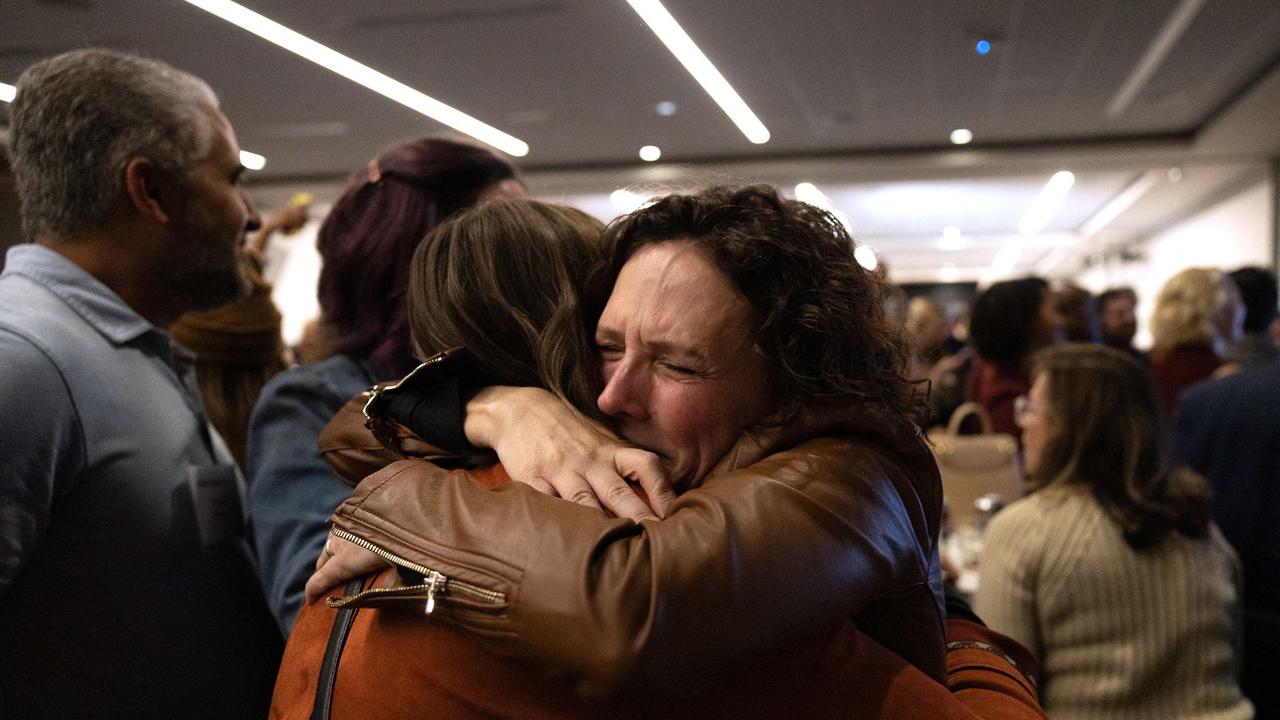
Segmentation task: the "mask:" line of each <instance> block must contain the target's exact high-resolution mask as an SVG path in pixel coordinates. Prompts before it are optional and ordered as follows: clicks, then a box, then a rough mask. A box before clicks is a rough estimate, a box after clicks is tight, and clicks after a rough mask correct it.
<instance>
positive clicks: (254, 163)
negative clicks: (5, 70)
mask: <svg viewBox="0 0 1280 720" xmlns="http://www.w3.org/2000/svg"><path fill="white" fill-rule="evenodd" d="M17 94H18V88H16V87H14V86H12V85H6V84H4V83H0V102H13V98H14V97H16V96H17ZM240 164H241V165H243V166H245V167H246V168H248V169H250V170H261V169H262V168H264V167H266V166H267V159H266V158H265V157H263V156H261V155H259V154H258V153H252V152H249V151H248V150H241V151H240Z"/></svg>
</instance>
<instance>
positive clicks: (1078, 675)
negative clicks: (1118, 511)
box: [974, 486, 1253, 720]
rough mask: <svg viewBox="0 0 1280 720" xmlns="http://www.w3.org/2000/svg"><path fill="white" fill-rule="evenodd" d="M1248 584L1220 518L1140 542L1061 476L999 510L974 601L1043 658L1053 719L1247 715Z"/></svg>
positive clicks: (1226, 718) (1225, 719) (1229, 719)
mask: <svg viewBox="0 0 1280 720" xmlns="http://www.w3.org/2000/svg"><path fill="white" fill-rule="evenodd" d="M1240 593H1241V577H1240V565H1239V561H1238V559H1237V558H1236V556H1235V553H1234V551H1232V549H1231V547H1230V546H1229V545H1228V544H1227V542H1226V540H1224V539H1223V537H1222V535H1221V534H1220V533H1219V532H1218V529H1217V528H1216V527H1214V528H1212V532H1211V534H1210V537H1209V538H1207V539H1204V540H1191V539H1188V538H1185V537H1183V536H1181V535H1172V536H1170V537H1169V538H1166V539H1165V540H1164V541H1163V542H1161V543H1160V544H1158V545H1157V546H1156V547H1154V548H1150V549H1148V550H1146V551H1143V552H1141V553H1139V552H1135V551H1134V550H1132V549H1131V548H1130V547H1129V546H1128V545H1127V544H1125V542H1124V539H1123V537H1122V536H1121V533H1120V529H1119V527H1118V526H1117V524H1116V523H1115V522H1114V521H1113V520H1111V519H1110V518H1109V517H1108V516H1107V515H1106V514H1105V513H1104V512H1103V510H1102V508H1101V507H1100V506H1099V505H1098V503H1097V502H1096V501H1095V500H1094V499H1093V498H1092V497H1091V496H1090V495H1089V494H1088V491H1087V490H1086V489H1084V488H1081V487H1071V486H1066V487H1062V486H1059V487H1053V488H1047V489H1045V490H1041V491H1040V492H1037V493H1034V494H1032V495H1030V496H1028V497H1026V498H1023V499H1021V500H1019V501H1018V502H1015V503H1013V504H1011V505H1010V506H1009V507H1008V508H1006V509H1005V510H1004V511H1003V512H1001V513H1000V514H998V515H997V516H996V517H995V518H993V519H992V521H991V523H990V524H989V526H988V527H987V530H986V534H985V536H984V544H983V551H982V561H981V566H980V580H979V584H978V591H977V596H976V598H975V603H974V605H975V609H976V610H977V612H978V614H979V615H980V616H981V617H982V619H983V620H984V621H986V622H987V623H988V624H989V625H990V626H991V628H992V629H994V630H997V631H999V632H1002V633H1005V634H1007V635H1010V636H1012V637H1013V638H1014V639H1015V640H1018V641H1019V642H1021V643H1022V644H1023V645H1025V646H1026V647H1027V648H1028V649H1030V650H1031V651H1032V652H1033V653H1034V654H1035V656H1036V658H1037V659H1038V660H1039V661H1040V667H1041V677H1042V687H1041V700H1042V702H1043V703H1044V706H1045V709H1046V710H1048V711H1049V715H1050V717H1053V718H1054V719H1055V720H1075V719H1076V718H1082V719H1083V718H1158V719H1159V720H1173V719H1175V718H1198V719H1199V718H1204V719H1209V718H1212V719H1215V720H1217V719H1222V720H1234V719H1236V718H1240V719H1242V720H1243V719H1245V718H1251V717H1253V710H1252V707H1251V705H1250V704H1249V702H1248V701H1247V700H1245V699H1244V697H1243V696H1242V695H1241V694H1240V689H1239V684H1238V647H1239V642H1238V641H1239V634H1238V633H1239V628H1240V624H1239V610H1238V605H1237V604H1238V602H1239V598H1240Z"/></svg>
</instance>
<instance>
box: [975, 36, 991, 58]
mask: <svg viewBox="0 0 1280 720" xmlns="http://www.w3.org/2000/svg"><path fill="white" fill-rule="evenodd" d="M973 50H974V52H976V53H978V54H979V55H981V56H982V57H986V56H987V53H990V52H991V41H990V40H979V41H978V44H977V45H975V46H973Z"/></svg>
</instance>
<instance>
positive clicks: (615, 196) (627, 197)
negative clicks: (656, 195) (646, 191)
mask: <svg viewBox="0 0 1280 720" xmlns="http://www.w3.org/2000/svg"><path fill="white" fill-rule="evenodd" d="M609 202H611V203H613V206H614V207H615V208H617V210H618V212H623V213H629V212H631V211H633V210H639V209H640V208H641V207H642V206H644V204H645V203H646V202H647V200H646V199H645V197H644V196H643V195H641V194H640V193H637V192H632V191H630V190H628V189H626V188H618V189H617V190H614V191H613V192H612V193H610V194H609Z"/></svg>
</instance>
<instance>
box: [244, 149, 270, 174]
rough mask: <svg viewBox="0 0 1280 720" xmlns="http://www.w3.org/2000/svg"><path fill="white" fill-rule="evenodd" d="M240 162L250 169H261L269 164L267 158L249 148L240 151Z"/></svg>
mask: <svg viewBox="0 0 1280 720" xmlns="http://www.w3.org/2000/svg"><path fill="white" fill-rule="evenodd" d="M240 164H241V165H243V166H245V168H247V169H249V170H261V169H262V168H264V167H266V166H267V159H266V158H265V157H263V156H261V155H259V154H258V153H252V152H249V151H248V150H241V151H240Z"/></svg>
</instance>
